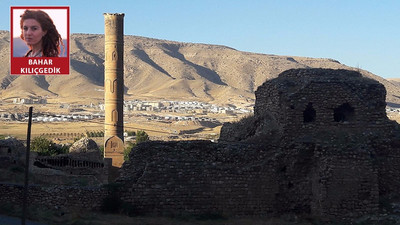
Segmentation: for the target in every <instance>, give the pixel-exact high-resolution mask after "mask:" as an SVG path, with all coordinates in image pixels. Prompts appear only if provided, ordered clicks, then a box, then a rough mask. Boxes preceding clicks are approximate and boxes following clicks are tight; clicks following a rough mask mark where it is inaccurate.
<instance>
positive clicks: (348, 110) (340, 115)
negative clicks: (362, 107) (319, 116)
mask: <svg viewBox="0 0 400 225" xmlns="http://www.w3.org/2000/svg"><path fill="white" fill-rule="evenodd" d="M353 117H354V108H353V107H351V105H350V104H349V103H344V104H342V105H341V106H339V107H337V108H336V109H334V110H333V119H334V120H335V122H346V121H351V120H353Z"/></svg>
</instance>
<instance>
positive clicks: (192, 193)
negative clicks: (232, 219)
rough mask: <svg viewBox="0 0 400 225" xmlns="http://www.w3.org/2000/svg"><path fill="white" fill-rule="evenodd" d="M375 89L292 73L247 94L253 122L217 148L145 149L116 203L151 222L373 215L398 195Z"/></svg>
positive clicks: (397, 162) (398, 162)
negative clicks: (154, 216)
mask: <svg viewBox="0 0 400 225" xmlns="http://www.w3.org/2000/svg"><path fill="white" fill-rule="evenodd" d="M385 94H386V92H385V89H384V87H383V86H382V85H381V84H380V83H378V82H376V81H373V80H370V79H367V78H363V77H362V76H361V75H360V74H359V73H358V72H355V71H346V70H331V69H295V70H288V71H285V72H283V73H282V74H281V75H280V76H279V77H278V78H276V79H274V80H271V81H267V82H265V83H264V84H263V85H262V86H260V87H259V88H258V90H257V91H256V105H255V115H254V116H251V117H247V118H245V119H244V120H242V121H240V122H238V123H233V124H225V125H224V126H223V128H222V130H221V138H220V141H219V143H210V142H206V141H187V142H149V143H144V144H139V145H138V146H137V147H136V148H134V149H133V151H132V152H131V155H130V161H129V162H125V163H124V165H123V167H122V169H121V176H120V178H119V179H118V180H117V182H119V183H120V184H121V185H122V187H123V188H122V190H121V196H122V198H123V200H124V201H127V202H130V203H132V204H134V205H135V207H136V208H138V210H142V211H143V212H152V213H154V212H155V213H159V214H183V213H193V214H201V213H207V212H213V213H221V214H224V215H228V216H230V215H234V216H235V215H279V214H282V213H300V214H304V213H305V214H310V215H312V216H315V217H320V218H321V219H343V218H344V219H349V218H356V217H360V216H363V215H370V214H374V213H377V212H378V210H379V206H380V205H379V202H380V199H382V198H386V197H387V196H396V195H397V196H398V195H399V190H400V129H399V127H398V124H397V123H395V122H393V121H390V120H388V118H387V117H386V114H385Z"/></svg>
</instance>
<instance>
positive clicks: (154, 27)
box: [0, 0, 400, 78]
mask: <svg viewBox="0 0 400 225" xmlns="http://www.w3.org/2000/svg"><path fill="white" fill-rule="evenodd" d="M53 5H62V6H70V7H71V8H70V10H71V33H95V34H101V33H104V18H103V13H104V12H109V13H117V12H118V13H125V34H127V35H137V36H144V37H150V38H157V39H165V40H172V41H182V42H193V43H206V44H219V45H225V46H229V47H232V48H235V49H237V50H241V51H249V52H257V53H265V54H276V55H290V56H307V57H315V58H332V59H336V60H338V61H340V62H341V63H344V64H346V65H348V66H353V67H360V68H362V69H365V70H368V71H371V72H372V73H375V74H377V75H379V76H382V77H385V78H393V77H397V78H400V58H399V53H400V0H142V1H138V0H126V1H123V0H109V1H86V0H71V1H67V0H58V1H55V0H53V1H49V0H35V1H27V0H0V15H2V17H3V18H2V19H0V29H1V30H9V29H10V19H9V18H10V16H9V14H10V6H53Z"/></svg>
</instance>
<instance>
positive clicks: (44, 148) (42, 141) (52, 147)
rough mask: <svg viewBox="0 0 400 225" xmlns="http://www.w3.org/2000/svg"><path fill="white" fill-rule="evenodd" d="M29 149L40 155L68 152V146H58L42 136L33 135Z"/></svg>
mask: <svg viewBox="0 0 400 225" xmlns="http://www.w3.org/2000/svg"><path fill="white" fill-rule="evenodd" d="M31 151H34V152H37V153H38V155H41V156H53V155H58V154H64V153H67V152H68V146H58V145H56V144H55V143H54V142H52V141H50V140H48V139H46V138H45V137H43V136H39V137H35V138H33V139H32V141H31Z"/></svg>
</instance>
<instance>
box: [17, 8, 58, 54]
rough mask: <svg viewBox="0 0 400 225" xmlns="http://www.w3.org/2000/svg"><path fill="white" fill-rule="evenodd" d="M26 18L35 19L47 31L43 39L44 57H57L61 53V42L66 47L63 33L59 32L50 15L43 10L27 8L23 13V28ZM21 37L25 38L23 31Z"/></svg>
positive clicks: (21, 23) (21, 22)
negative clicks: (62, 36)
mask: <svg viewBox="0 0 400 225" xmlns="http://www.w3.org/2000/svg"><path fill="white" fill-rule="evenodd" d="M26 19H34V20H36V21H38V22H39V23H40V26H41V27H42V30H43V31H47V33H46V35H44V36H43V39H42V48H43V50H42V54H43V56H44V57H57V56H58V55H59V54H60V51H61V50H60V43H61V45H62V46H63V47H64V43H63V42H62V38H61V35H60V34H59V33H58V31H57V29H56V26H55V25H54V23H53V20H52V19H51V18H50V16H49V15H48V14H47V13H45V12H43V11H41V10H29V9H27V10H25V12H24V13H23V14H22V15H21V21H20V25H21V30H23V23H24V21H25V20H26ZM20 37H21V39H22V40H24V36H23V32H22V31H21V36H20Z"/></svg>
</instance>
